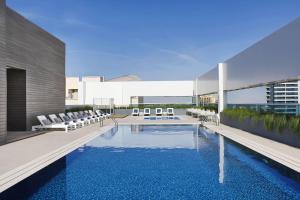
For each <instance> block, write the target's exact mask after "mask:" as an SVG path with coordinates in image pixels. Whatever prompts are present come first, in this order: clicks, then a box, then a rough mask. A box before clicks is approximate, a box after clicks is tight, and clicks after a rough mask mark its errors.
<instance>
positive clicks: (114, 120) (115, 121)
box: [110, 115, 119, 126]
mask: <svg viewBox="0 0 300 200" xmlns="http://www.w3.org/2000/svg"><path fill="white" fill-rule="evenodd" d="M110 118H111V120H112V121H113V122H114V123H115V126H119V123H118V121H117V120H116V118H114V117H113V116H112V115H111V117H110Z"/></svg>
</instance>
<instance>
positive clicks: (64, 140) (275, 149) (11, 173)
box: [0, 116, 300, 193]
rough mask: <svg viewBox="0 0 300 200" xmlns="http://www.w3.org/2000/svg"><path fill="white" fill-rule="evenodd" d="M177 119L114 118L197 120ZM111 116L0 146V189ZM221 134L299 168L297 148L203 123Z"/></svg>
mask: <svg viewBox="0 0 300 200" xmlns="http://www.w3.org/2000/svg"><path fill="white" fill-rule="evenodd" d="M179 117H180V120H144V118H143V117H132V116H128V117H126V118H122V119H117V121H118V123H119V125H126V124H199V121H198V120H197V119H195V118H192V117H190V116H179ZM113 126H114V123H113V121H112V120H105V121H104V126H103V127H99V124H93V125H90V126H87V127H84V128H80V129H77V130H74V131H70V132H69V133H65V132H64V131H52V132H48V133H45V134H43V135H38V136H35V137H31V138H27V139H24V140H20V141H17V142H14V143H10V144H7V145H3V146H0V163H1V164H0V193H1V192H2V191H4V190H6V189H7V188H9V187H11V186H13V185H14V184H16V183H18V182H20V181H22V180H23V179H25V178H27V177H29V176H30V175H32V174H33V173H35V172H37V171H38V170H40V169H42V168H44V167H46V166H47V165H49V164H51V163H53V162H55V161H56V160H58V159H60V158H61V157H63V156H65V155H66V154H68V153H70V152H71V151H73V150H75V149H77V148H78V147H80V146H82V145H83V144H85V143H87V142H89V141H90V140H92V139H94V138H95V137H97V136H99V135H100V134H102V133H105V132H106V131H108V130H110V129H111V128H113ZM205 126H206V127H207V128H209V129H211V130H213V131H215V132H218V133H220V134H221V135H223V136H225V137H227V138H229V139H231V140H234V141H236V142H238V143H240V144H242V145H244V146H246V147H248V148H250V149H252V150H254V151H256V152H258V153H260V154H263V155H264V156H266V157H269V158H271V159H273V160H276V161H277V162H279V163H281V164H283V165H285V166H287V167H289V168H291V169H293V170H295V171H297V172H300V149H298V148H294V147H291V146H287V145H284V144H281V143H278V142H274V141H272V140H269V139H266V138H262V137H259V136H256V135H253V134H251V133H248V132H245V131H242V130H239V129H235V128H231V127H229V126H225V125H222V124H221V125H220V126H216V125H213V124H209V123H208V124H205Z"/></svg>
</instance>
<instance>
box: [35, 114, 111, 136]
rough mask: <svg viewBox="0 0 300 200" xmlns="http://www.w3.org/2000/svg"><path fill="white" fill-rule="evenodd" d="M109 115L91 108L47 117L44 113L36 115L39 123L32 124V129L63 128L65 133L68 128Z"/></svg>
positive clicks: (77, 126)
mask: <svg viewBox="0 0 300 200" xmlns="http://www.w3.org/2000/svg"><path fill="white" fill-rule="evenodd" d="M110 117H111V114H108V113H104V112H102V111H101V110H96V111H95V112H93V111H92V110H88V111H87V110H86V111H79V112H68V113H59V114H58V115H56V114H50V115H48V117H46V116H45V115H39V116H37V119H38V121H39V122H40V125H37V126H33V127H32V130H33V131H36V130H41V129H64V130H65V132H66V133H67V132H68V130H74V129H77V128H81V127H84V126H87V125H89V124H93V123H96V122H100V121H102V120H104V119H108V118H110Z"/></svg>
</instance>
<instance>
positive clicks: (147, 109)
mask: <svg viewBox="0 0 300 200" xmlns="http://www.w3.org/2000/svg"><path fill="white" fill-rule="evenodd" d="M150 115H151V109H150V108H144V116H150Z"/></svg>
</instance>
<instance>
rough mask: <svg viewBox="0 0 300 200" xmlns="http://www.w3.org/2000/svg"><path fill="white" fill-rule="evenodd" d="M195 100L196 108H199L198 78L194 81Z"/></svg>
mask: <svg viewBox="0 0 300 200" xmlns="http://www.w3.org/2000/svg"><path fill="white" fill-rule="evenodd" d="M195 100H196V106H199V100H198V78H196V81H195Z"/></svg>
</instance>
